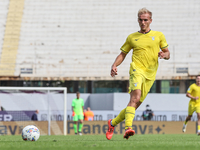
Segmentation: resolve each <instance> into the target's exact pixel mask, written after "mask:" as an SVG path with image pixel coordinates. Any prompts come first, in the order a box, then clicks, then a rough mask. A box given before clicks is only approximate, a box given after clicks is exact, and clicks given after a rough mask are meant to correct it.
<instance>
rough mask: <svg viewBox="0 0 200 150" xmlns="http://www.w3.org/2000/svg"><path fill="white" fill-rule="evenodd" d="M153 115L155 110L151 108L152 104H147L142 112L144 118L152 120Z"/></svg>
mask: <svg viewBox="0 0 200 150" xmlns="http://www.w3.org/2000/svg"><path fill="white" fill-rule="evenodd" d="M153 116H154V114H153V111H152V110H151V108H150V106H149V105H148V104H147V105H146V110H145V111H143V113H142V117H143V120H151V119H152V117H153Z"/></svg>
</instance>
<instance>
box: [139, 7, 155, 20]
mask: <svg viewBox="0 0 200 150" xmlns="http://www.w3.org/2000/svg"><path fill="white" fill-rule="evenodd" d="M146 13H148V14H149V15H150V18H151V17H152V12H151V11H149V10H148V9H146V8H142V9H140V10H139V11H138V18H139V17H140V15H142V14H146Z"/></svg>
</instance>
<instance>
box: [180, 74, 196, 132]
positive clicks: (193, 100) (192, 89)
mask: <svg viewBox="0 0 200 150" xmlns="http://www.w3.org/2000/svg"><path fill="white" fill-rule="evenodd" d="M186 96H187V97H189V98H191V99H190V102H189V106H188V116H187V118H186V120H185V122H184V124H183V129H182V130H183V132H186V126H187V123H188V121H189V120H191V118H192V114H193V113H194V112H195V111H196V113H197V119H198V132H197V135H200V75H197V76H196V83H193V84H192V85H190V87H189V88H188V90H187V94H186Z"/></svg>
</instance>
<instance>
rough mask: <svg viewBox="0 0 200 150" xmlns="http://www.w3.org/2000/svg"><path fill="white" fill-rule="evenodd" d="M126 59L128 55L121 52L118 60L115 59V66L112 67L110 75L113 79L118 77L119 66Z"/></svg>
mask: <svg viewBox="0 0 200 150" xmlns="http://www.w3.org/2000/svg"><path fill="white" fill-rule="evenodd" d="M125 57H126V53H124V52H121V53H120V54H119V55H118V56H117V58H116V59H115V61H114V63H113V65H112V66H111V72H110V75H111V76H112V77H114V76H115V75H117V66H119V65H120V64H121V63H122V62H123V61H124V59H125Z"/></svg>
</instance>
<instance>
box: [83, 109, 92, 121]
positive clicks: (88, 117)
mask: <svg viewBox="0 0 200 150" xmlns="http://www.w3.org/2000/svg"><path fill="white" fill-rule="evenodd" d="M85 120H86V121H93V120H94V113H93V112H92V111H91V110H90V107H88V108H87V111H86V112H85Z"/></svg>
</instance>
